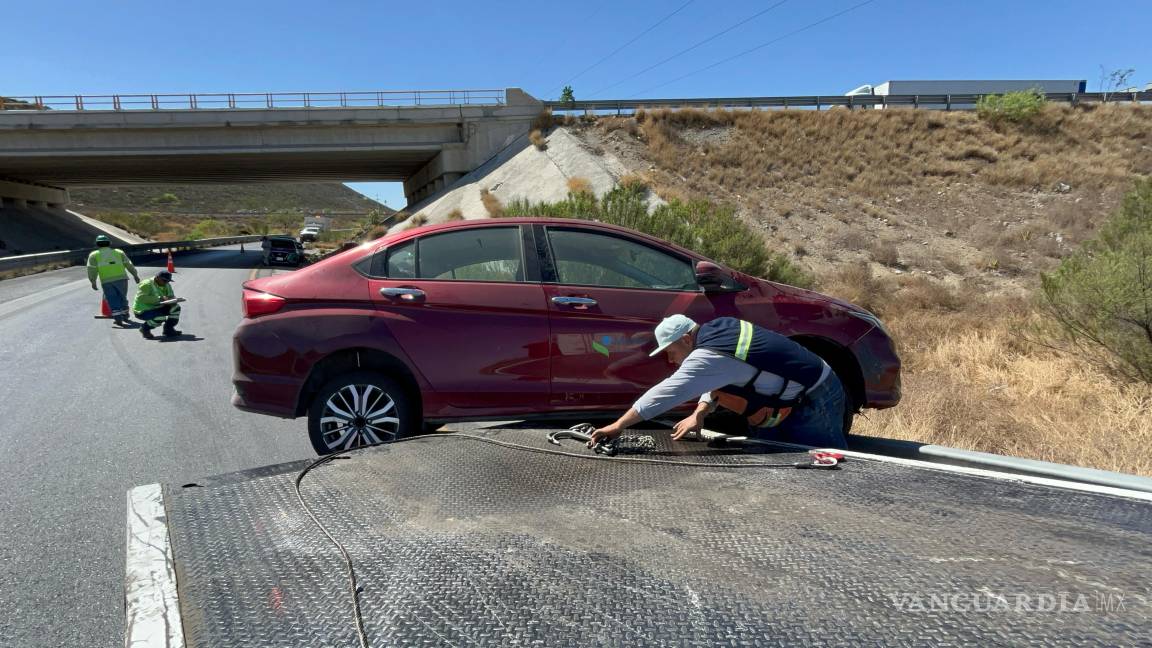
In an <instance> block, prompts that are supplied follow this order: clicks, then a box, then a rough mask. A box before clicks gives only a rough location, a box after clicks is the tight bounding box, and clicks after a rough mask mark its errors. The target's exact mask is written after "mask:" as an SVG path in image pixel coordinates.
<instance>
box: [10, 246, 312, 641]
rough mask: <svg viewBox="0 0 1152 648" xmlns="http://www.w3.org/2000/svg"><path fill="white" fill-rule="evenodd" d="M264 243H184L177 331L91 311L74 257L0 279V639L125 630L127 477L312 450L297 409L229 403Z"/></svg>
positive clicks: (178, 474)
mask: <svg viewBox="0 0 1152 648" xmlns="http://www.w3.org/2000/svg"><path fill="white" fill-rule="evenodd" d="M258 258H259V254H258V249H257V250H256V251H253V250H252V249H251V246H249V249H248V252H247V253H246V254H244V255H241V254H240V253H239V248H235V249H227V248H225V249H221V250H214V251H207V252H199V253H190V254H187V255H180V256H178V257H177V263H176V269H177V274H176V281H175V286H174V287H175V290H176V295H177V296H179V297H185V298H186V299H187V300H188V301H187V303H185V304H183V316H182V319H181V324H180V328H181V329H182V330H183V331H185V332H186V333H188V334H190V335H187V336H185V337H184V338H182V339H177V340H175V341H160V340H156V341H149V340H144V339H143V338H141V337H140V334H139V332H138V331H137V330H136V329H119V328H116V327H114V326H113V325H112V323H111V320H104V319H95V318H94V315H97V314H98V311H99V305H100V297H99V293H95V292H93V291H92V289H91V288H90V287H89V285H88V281H87V278H86V275H85V271H84V269H83V268H69V269H66V270H58V271H55V272H50V273H44V274H40V275H34V276H30V277H22V278H18V279H11V280H8V281H3V282H0V375H2V376H3V379H2V380H0V448H2V449H3V450H2V452H3V458H4V461H3V466H2V467H0V494H2V496H0V646H2V647H5V648H6V647H8V646H12V647H16V646H19V647H21V648H29V647H38V646H53V647H56V646H115V645H120V644H122V643H123V587H124V582H123V581H124V544H125V538H124V534H125V493H126V492H127V490H128V489H130V488H132V487H134V486H138V485H141V484H149V483H155V482H174V483H185V482H191V481H195V479H196V478H198V477H203V476H206V475H214V474H219V473H225V472H232V471H236V470H242V469H246V468H253V467H256V466H263V465H268V464H274V463H280V462H285V461H293V460H298V459H303V458H307V457H313V456H315V455H314V453H313V452H312V450H311V448H310V446H309V445H308V441H307V438H306V435H305V429H306V425H305V423H304V421H303V420H302V419H301V420H296V421H287V420H282V419H276V418H271V417H266V416H260V415H256V414H247V413H244V412H240V411H239V410H236V409H234V408H233V407H232V406H231V405H230V404H229V398H230V397H231V394H232V385H231V373H232V349H231V343H232V331H233V329H234V328H235V326H236V324H237V322H239V321H240V319H241V314H240V290H241V289H240V284H241V283H242V282H243V281H244V280H246V279H248V278H249V276H250V275H251V273H252V272H253V271H252V268H253V267H254V266H255V265H256V264H257V262H258ZM159 269H160V267H159V265H154V266H151V267H146V266H140V273H141V276H142V277H143V276H150V275H152V274H154V273H155V272H156V271H157V270H159ZM263 272H265V273H266V272H267V271H263Z"/></svg>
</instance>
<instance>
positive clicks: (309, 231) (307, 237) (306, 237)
mask: <svg viewBox="0 0 1152 648" xmlns="http://www.w3.org/2000/svg"><path fill="white" fill-rule="evenodd" d="M318 236H320V228H319V227H317V226H315V225H309V226H308V227H305V228H304V229H302V230H300V242H301V243H308V242H311V241H315V240H316V237H318Z"/></svg>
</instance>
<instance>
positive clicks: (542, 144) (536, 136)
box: [528, 130, 548, 151]
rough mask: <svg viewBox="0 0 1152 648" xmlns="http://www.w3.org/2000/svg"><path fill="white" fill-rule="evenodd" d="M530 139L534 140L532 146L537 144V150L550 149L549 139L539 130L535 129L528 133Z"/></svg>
mask: <svg viewBox="0 0 1152 648" xmlns="http://www.w3.org/2000/svg"><path fill="white" fill-rule="evenodd" d="M528 141H530V142H532V146H535V147H536V150H537V151H547V150H548V140H547V139H545V138H544V134H543V133H541V132H540V131H538V130H534V131H532V132H531V133H529V134H528Z"/></svg>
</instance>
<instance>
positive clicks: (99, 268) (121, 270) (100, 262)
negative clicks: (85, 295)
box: [88, 247, 135, 283]
mask: <svg viewBox="0 0 1152 648" xmlns="http://www.w3.org/2000/svg"><path fill="white" fill-rule="evenodd" d="M129 268H132V269H135V268H134V267H133V265H132V262H131V261H129V260H128V255H126V254H124V253H123V252H121V251H120V250H114V249H112V248H110V247H99V248H96V249H95V250H93V251H92V254H89V255H88V279H89V280H91V281H95V280H96V277H97V276H98V277H100V283H105V282H108V281H119V280H120V279H127V278H128V269H129ZM93 275H96V276H93Z"/></svg>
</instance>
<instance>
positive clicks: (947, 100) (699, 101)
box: [544, 91, 1152, 115]
mask: <svg viewBox="0 0 1152 648" xmlns="http://www.w3.org/2000/svg"><path fill="white" fill-rule="evenodd" d="M984 96H986V95H983V94H931V95H851V96H846V95H831V96H819V95H812V96H794V97H701V98H695V99H600V100H588V101H545V102H544V105H545V106H546V107H548V108H551V109H552V110H553V111H554V112H555V111H560V112H565V111H581V112H593V113H594V112H615V113H616V114H618V115H622V114H631V113H634V112H636V111H637V110H651V109H656V108H670V109H677V108H777V109H789V108H815V109H816V110H821V109H824V108H833V107H836V106H842V107H845V108H874V107H880V108H887V107H911V108H925V107H931V108H935V109H941V108H942V109H944V110H951V109H953V108H955V107H958V106H972V105H974V104H975V103H976V102H978V101H979V100H980V98H981V97H984ZM1046 96H1047V98H1048V101H1052V102H1057V103H1068V104H1072V105H1076V104H1079V103H1105V102H1106V103H1144V102H1150V101H1152V91H1143V92H1107V93H1104V92H1050V93H1048V94H1047V95H1046Z"/></svg>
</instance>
